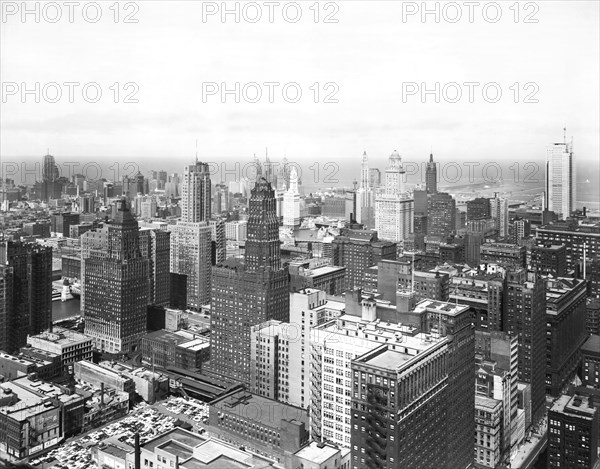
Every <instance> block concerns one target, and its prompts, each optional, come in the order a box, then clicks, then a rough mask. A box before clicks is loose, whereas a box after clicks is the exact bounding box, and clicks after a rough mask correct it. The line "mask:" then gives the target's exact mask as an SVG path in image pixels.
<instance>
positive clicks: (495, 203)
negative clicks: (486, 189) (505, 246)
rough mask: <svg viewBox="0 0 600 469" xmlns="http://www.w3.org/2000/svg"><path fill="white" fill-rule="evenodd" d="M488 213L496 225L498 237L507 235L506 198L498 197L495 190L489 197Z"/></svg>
mask: <svg viewBox="0 0 600 469" xmlns="http://www.w3.org/2000/svg"><path fill="white" fill-rule="evenodd" d="M490 213H491V216H492V218H493V219H494V223H495V225H496V233H497V234H498V236H499V237H500V238H506V237H507V236H508V228H509V225H508V200H507V199H504V198H502V197H500V196H499V195H498V193H497V192H496V193H495V194H494V198H493V199H490Z"/></svg>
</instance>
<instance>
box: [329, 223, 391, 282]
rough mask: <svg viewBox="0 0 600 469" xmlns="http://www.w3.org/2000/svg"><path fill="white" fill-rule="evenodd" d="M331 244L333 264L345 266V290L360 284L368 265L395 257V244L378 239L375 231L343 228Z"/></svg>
mask: <svg viewBox="0 0 600 469" xmlns="http://www.w3.org/2000/svg"><path fill="white" fill-rule="evenodd" d="M331 244H332V254H333V255H332V258H333V265H336V266H339V267H346V284H345V288H346V290H352V289H353V288H355V287H360V286H362V284H363V279H364V275H365V271H366V270H367V268H368V267H371V266H373V265H377V263H378V262H379V261H381V260H383V259H390V260H394V259H396V244H395V243H392V242H390V241H381V240H379V239H378V237H377V232H376V231H367V230H350V229H343V230H342V231H341V233H340V235H339V236H336V237H335V239H334V240H333V242H332V243H331Z"/></svg>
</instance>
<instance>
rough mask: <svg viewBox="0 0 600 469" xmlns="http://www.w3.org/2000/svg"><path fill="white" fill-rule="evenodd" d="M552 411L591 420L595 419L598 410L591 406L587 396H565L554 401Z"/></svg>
mask: <svg viewBox="0 0 600 469" xmlns="http://www.w3.org/2000/svg"><path fill="white" fill-rule="evenodd" d="M550 411H551V412H558V413H561V414H571V415H577V416H579V417H582V418H585V419H591V418H593V417H594V413H595V412H596V408H595V407H594V406H593V405H590V401H589V398H588V397H586V396H579V395H577V394H576V395H574V396H568V395H564V394H563V395H562V396H560V397H559V398H558V399H556V400H555V401H554V403H553V404H552V408H551V409H550Z"/></svg>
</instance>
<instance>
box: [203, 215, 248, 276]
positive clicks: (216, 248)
mask: <svg viewBox="0 0 600 469" xmlns="http://www.w3.org/2000/svg"><path fill="white" fill-rule="evenodd" d="M208 224H209V225H210V229H211V233H212V235H211V243H212V249H211V251H212V252H211V262H212V265H217V264H220V263H221V262H223V261H224V260H225V259H226V258H227V241H226V234H227V226H226V223H225V221H224V220H221V219H217V220H214V219H213V220H210V221H209V222H208ZM245 239H246V237H245V236H244V240H245Z"/></svg>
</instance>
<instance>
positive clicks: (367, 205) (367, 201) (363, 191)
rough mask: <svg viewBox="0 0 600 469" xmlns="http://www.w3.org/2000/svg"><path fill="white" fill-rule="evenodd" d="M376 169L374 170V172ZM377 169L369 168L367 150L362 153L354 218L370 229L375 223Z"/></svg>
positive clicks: (377, 184)
mask: <svg viewBox="0 0 600 469" xmlns="http://www.w3.org/2000/svg"><path fill="white" fill-rule="evenodd" d="M374 171H376V172H374ZM378 172H379V171H378V170H377V169H369V158H368V156H367V152H366V151H365V152H364V153H363V157H362V163H361V167H360V183H359V186H358V189H356V210H355V212H354V218H355V219H356V221H357V222H358V223H362V224H363V225H364V226H365V228H366V229H372V228H373V227H374V225H375V220H374V217H375V213H374V210H373V209H374V205H375V197H374V196H375V188H376V187H378V186H379V182H378V178H377V173H378Z"/></svg>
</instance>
